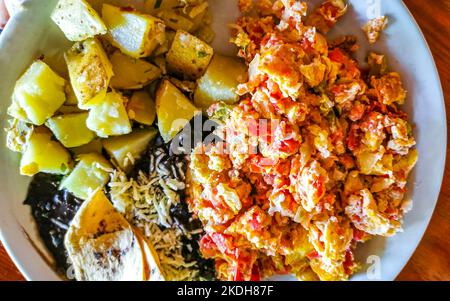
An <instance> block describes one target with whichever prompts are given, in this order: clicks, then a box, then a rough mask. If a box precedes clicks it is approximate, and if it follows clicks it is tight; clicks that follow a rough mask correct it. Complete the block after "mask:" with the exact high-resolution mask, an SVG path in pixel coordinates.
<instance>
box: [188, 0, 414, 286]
mask: <svg viewBox="0 0 450 301" xmlns="http://www.w3.org/2000/svg"><path fill="white" fill-rule="evenodd" d="M240 4H241V5H240V6H241V9H242V10H243V11H244V12H248V11H250V10H252V9H256V10H257V12H258V14H256V15H255V14H248V15H245V16H243V17H241V18H240V19H239V21H238V22H237V24H236V25H235V26H234V30H235V35H234V38H233V42H234V43H235V44H236V45H237V46H238V47H239V56H240V57H241V58H243V59H244V60H245V61H246V62H247V64H248V68H249V81H248V82H247V83H245V84H242V85H240V86H239V88H238V93H239V94H240V95H241V101H240V102H239V103H238V104H237V105H235V106H233V107H226V108H225V109H224V107H223V106H220V105H214V106H213V107H211V108H210V112H212V113H214V111H218V110H220V112H221V113H222V115H224V116H223V125H222V126H221V128H220V129H219V130H217V132H216V134H218V135H219V136H220V137H221V138H222V142H217V143H213V144H209V145H200V146H198V147H197V148H196V149H195V151H194V152H193V154H192V155H191V161H190V170H189V175H188V202H189V205H190V208H191V210H192V211H193V212H194V213H195V214H196V215H197V216H198V217H199V218H200V219H201V221H202V222H203V224H204V227H205V231H206V234H205V236H204V237H203V238H202V240H201V242H200V247H201V251H202V254H203V256H204V257H206V258H213V259H215V261H216V270H217V273H218V276H219V278H220V279H223V280H259V279H261V278H265V277H268V276H271V275H274V274H286V273H291V274H294V275H296V276H297V277H298V278H299V279H302V280H319V279H320V280H346V279H348V278H349V277H350V276H351V275H352V274H353V273H354V272H355V271H356V270H357V269H358V264H357V263H356V262H355V260H354V256H353V252H354V250H355V248H356V247H357V244H358V243H363V242H366V241H368V240H369V239H371V238H372V237H373V236H375V235H380V236H391V235H394V234H395V233H397V232H399V231H401V221H402V217H403V215H404V214H405V212H406V211H407V210H408V208H409V202H408V201H407V200H406V199H405V192H406V184H407V178H408V175H409V173H410V172H411V170H412V169H413V167H414V165H415V164H416V161H417V159H418V154H417V151H416V150H415V149H414V146H415V140H414V137H413V135H412V130H411V125H410V124H409V123H408V120H407V115H406V114H405V113H404V112H403V111H401V109H400V108H399V105H402V104H403V103H404V102H405V99H406V95H407V93H406V91H405V89H404V87H403V85H402V82H401V79H400V76H399V74H398V73H396V72H389V71H388V69H387V67H386V62H385V57H384V56H382V55H378V54H375V53H371V54H370V55H369V59H368V63H369V69H367V70H366V69H362V68H360V67H359V66H358V63H357V62H356V61H355V60H354V59H353V58H352V52H353V51H355V50H356V49H358V46H357V44H356V43H355V41H356V39H354V38H352V37H343V38H339V39H337V40H334V41H328V40H327V39H326V38H325V36H324V34H325V33H327V32H328V31H329V30H330V29H331V28H332V27H333V26H334V24H335V23H336V22H337V21H338V20H339V18H341V17H342V16H343V15H344V14H345V12H346V11H347V6H346V4H345V3H344V1H342V0H328V1H325V2H324V3H323V4H322V5H321V6H320V7H318V8H317V9H316V10H315V11H314V12H312V13H311V14H309V15H307V5H306V3H304V2H301V1H294V0H277V1H269V0H267V1H256V3H255V4H254V3H253V1H240ZM255 5H256V8H255V7H254V6H255ZM219 107H220V108H219ZM224 110H225V111H226V113H225V114H224Z"/></svg>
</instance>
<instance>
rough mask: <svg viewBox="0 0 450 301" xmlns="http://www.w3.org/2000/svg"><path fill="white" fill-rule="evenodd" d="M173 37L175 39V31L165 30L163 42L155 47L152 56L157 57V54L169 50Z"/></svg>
mask: <svg viewBox="0 0 450 301" xmlns="http://www.w3.org/2000/svg"><path fill="white" fill-rule="evenodd" d="M174 39H175V31H173V30H166V39H165V41H164V43H162V44H161V45H160V46H158V47H157V48H156V49H155V51H153V54H152V56H153V57H157V56H160V55H163V54H165V53H167V52H168V51H169V49H170V47H172V42H173V40H174Z"/></svg>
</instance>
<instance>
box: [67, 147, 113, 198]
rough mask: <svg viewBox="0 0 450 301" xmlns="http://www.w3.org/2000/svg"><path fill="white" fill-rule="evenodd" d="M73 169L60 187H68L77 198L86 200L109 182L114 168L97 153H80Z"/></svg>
mask: <svg viewBox="0 0 450 301" xmlns="http://www.w3.org/2000/svg"><path fill="white" fill-rule="evenodd" d="M78 159H79V160H80V161H79V162H78V164H77V165H76V166H75V168H74V169H73V171H72V172H71V173H70V174H69V175H68V176H67V177H66V178H65V179H64V180H63V181H62V182H61V185H60V189H64V188H65V189H67V190H68V191H69V192H70V193H72V194H73V195H74V196H76V197H77V198H80V199H83V200H86V199H88V198H89V196H90V195H91V194H92V193H93V192H94V191H96V190H97V189H99V188H101V187H103V186H105V185H106V183H108V180H109V174H110V172H111V171H112V170H113V169H112V166H111V164H110V163H109V162H108V161H107V160H106V159H105V158H104V157H103V156H102V155H99V154H97V153H91V154H85V155H80V156H79V157H78Z"/></svg>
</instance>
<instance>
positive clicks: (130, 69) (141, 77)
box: [110, 51, 161, 89]
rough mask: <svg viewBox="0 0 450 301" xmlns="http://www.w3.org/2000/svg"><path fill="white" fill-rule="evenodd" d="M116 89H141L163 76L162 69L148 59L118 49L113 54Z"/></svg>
mask: <svg viewBox="0 0 450 301" xmlns="http://www.w3.org/2000/svg"><path fill="white" fill-rule="evenodd" d="M110 59H111V64H112V66H113V72H114V76H113V77H112V78H111V87H112V88H115V89H140V88H142V87H144V86H146V85H148V84H149V83H151V82H152V81H154V80H155V79H157V78H159V77H160V76H161V70H160V69H159V68H158V67H156V66H155V65H153V64H150V63H149V62H147V61H144V60H140V59H135V58H132V57H129V56H127V55H125V54H123V53H122V52H120V51H116V52H114V53H113V55H112V56H111V58H110Z"/></svg>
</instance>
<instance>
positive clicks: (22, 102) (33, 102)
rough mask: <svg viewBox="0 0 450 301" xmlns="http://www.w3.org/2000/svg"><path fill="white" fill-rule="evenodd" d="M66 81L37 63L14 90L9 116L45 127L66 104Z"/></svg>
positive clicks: (21, 78)
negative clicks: (48, 120) (45, 123)
mask: <svg viewBox="0 0 450 301" xmlns="http://www.w3.org/2000/svg"><path fill="white" fill-rule="evenodd" d="M64 86H65V80H64V79H63V78H62V77H60V76H59V75H58V74H56V73H55V72H53V70H52V69H50V67H49V66H48V65H47V64H45V63H44V62H42V61H40V60H38V61H35V62H34V63H33V64H32V65H31V66H30V67H29V68H28V69H27V71H25V73H24V74H23V75H22V76H21V77H20V78H19V80H18V81H17V82H16V85H15V87H14V92H13V95H12V104H11V106H10V107H9V108H8V114H9V115H11V116H13V117H15V118H17V119H20V120H22V121H26V122H31V123H33V124H35V125H42V124H44V122H45V121H46V120H47V118H49V117H51V116H53V114H54V113H55V112H56V111H57V110H58V108H59V107H61V105H62V104H63V103H64V102H65V101H66V95H65V93H64Z"/></svg>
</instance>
